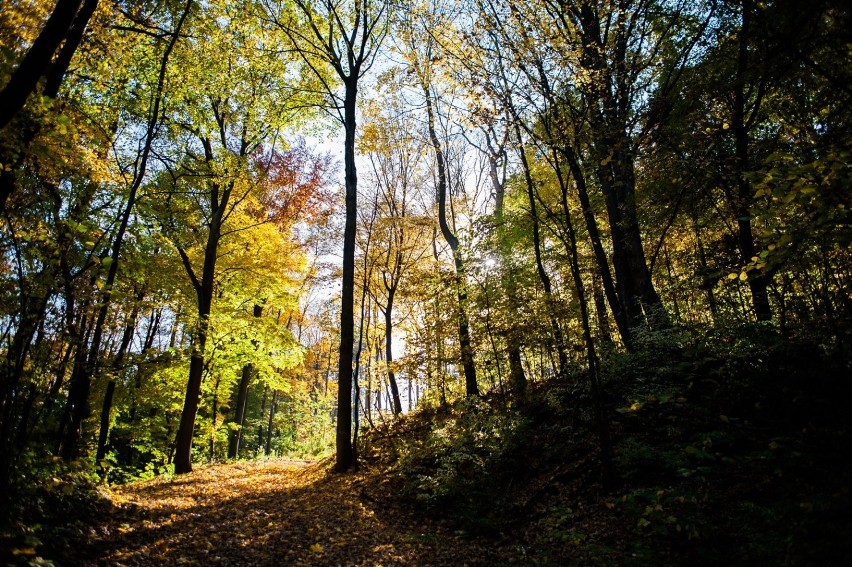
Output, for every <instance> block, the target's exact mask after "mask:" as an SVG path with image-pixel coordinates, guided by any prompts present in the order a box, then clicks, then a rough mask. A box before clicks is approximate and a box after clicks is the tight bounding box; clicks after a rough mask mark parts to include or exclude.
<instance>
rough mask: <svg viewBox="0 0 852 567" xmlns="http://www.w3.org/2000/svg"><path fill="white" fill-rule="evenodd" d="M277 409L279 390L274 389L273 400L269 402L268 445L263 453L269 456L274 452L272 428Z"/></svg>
mask: <svg viewBox="0 0 852 567" xmlns="http://www.w3.org/2000/svg"><path fill="white" fill-rule="evenodd" d="M276 409H278V392H277V391H276V390H272V400H271V401H270V402H269V421H268V422H267V424H266V447H265V448H264V451H263V454H264V455H266V456H267V457H268V456H269V455H271V454H272V428H273V426H274V423H273V419H274V418H275V411H276Z"/></svg>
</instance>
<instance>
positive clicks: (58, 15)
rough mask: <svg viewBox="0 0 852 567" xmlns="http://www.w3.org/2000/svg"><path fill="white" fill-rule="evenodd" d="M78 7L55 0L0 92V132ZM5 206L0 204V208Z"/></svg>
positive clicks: (71, 1) (33, 86)
mask: <svg viewBox="0 0 852 567" xmlns="http://www.w3.org/2000/svg"><path fill="white" fill-rule="evenodd" d="M79 8H80V0H58V1H57V2H56V7H55V8H54V9H53V12H52V13H51V14H50V17H49V18H48V19H47V22H46V23H45V25H44V28H43V29H42V30H41V33H39V35H38V37H37V38H36V40H35V41H34V42H33V44H32V46H31V47H30V49H29V51H27V54H26V55H25V56H24V58H23V60H22V61H21V63H20V64H19V65H18V67H17V68H16V69H15V70H14V71H13V72H12V76H11V77H10V78H9V82H8V83H6V86H5V87H3V90H2V91H0V129H3V128H5V127H6V125H7V124H9V122H10V121H11V120H12V118H13V117H14V116H15V115H16V114H17V113H18V112H19V111H20V110H21V109H22V108H23V107H24V104H26V102H27V98H29V96H30V94H31V93H32V92H33V91H35V89H36V84H37V83H38V80H39V79H40V78H41V77H42V76H43V75H44V74H45V72H46V71H47V69H48V68H49V67H50V62H51V60H52V59H53V54H54V53H56V50H57V49H58V48H59V46H60V44H61V43H62V42H63V40H65V38H66V36H67V35H68V31H69V29H70V28H71V24H72V23H73V22H74V17H75V16H76V15H77V11H78V10H79ZM4 204H5V203H4V202H0V207H2V206H3V205H4Z"/></svg>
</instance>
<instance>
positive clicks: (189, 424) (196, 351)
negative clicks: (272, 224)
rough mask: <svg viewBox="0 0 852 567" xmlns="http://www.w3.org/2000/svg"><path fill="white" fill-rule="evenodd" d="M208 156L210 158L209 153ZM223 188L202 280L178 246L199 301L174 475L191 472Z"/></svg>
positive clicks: (224, 199) (215, 203)
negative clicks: (197, 276)
mask: <svg viewBox="0 0 852 567" xmlns="http://www.w3.org/2000/svg"><path fill="white" fill-rule="evenodd" d="M208 157H211V156H209V155H208ZM232 189H233V188H232V187H229V188H227V189H225V190H224V193H223V195H222V197H221V200H219V199H217V198H215V196H214V195H216V194H217V193H218V190H213V191H212V192H211V205H212V210H213V213H212V217H211V219H210V225H209V227H208V230H209V232H208V234H207V245H206V247H205V250H204V266H203V268H202V274H201V280H200V281H199V280H198V279H197V278H196V277H195V272H194V271H193V268H192V264H191V263H190V260H189V257H188V256H187V255H186V253H185V252H184V251H183V249H181V248H178V252H179V253H180V256H181V259H182V260H183V264H184V267H185V268H186V271H187V273H188V274H189V276H190V280H192V283H193V287H194V288H195V293H196V297H197V301H198V324H197V326H196V329H195V332H194V334H193V337H192V354H191V355H190V360H189V378H188V380H187V384H186V396H185V398H184V402H183V410H182V411H181V416H180V426H179V427H178V432H177V439H176V445H175V474H183V473H188V472H192V436H193V432H194V429H195V416H196V413H197V412H198V402H199V397H200V395H201V381H202V377H203V374H204V349H205V347H206V346H207V332H208V325H209V317H210V311H211V308H212V304H213V286H214V281H215V277H216V260H217V255H218V249H219V240H220V239H221V233H222V232H221V231H222V222H223V216H224V213H225V209H226V207H227V206H228V200H229V197H230V193H231V190H232Z"/></svg>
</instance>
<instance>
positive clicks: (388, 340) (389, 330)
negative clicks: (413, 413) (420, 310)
mask: <svg viewBox="0 0 852 567" xmlns="http://www.w3.org/2000/svg"><path fill="white" fill-rule="evenodd" d="M395 294H396V286H393V287H391V289H390V290H389V291H388V304H387V306H386V307H385V362H386V363H387V367H388V383H389V384H390V389H391V397H392V401H393V414H394V415H399V414H401V413H402V402H401V401H400V397H399V386H398V385H397V383H396V375H395V374H394V371H393V370H392V369H391V364H392V363H393V348H392V343H393V318H392V312H393V300H394V295H395Z"/></svg>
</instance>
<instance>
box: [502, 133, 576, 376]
mask: <svg viewBox="0 0 852 567" xmlns="http://www.w3.org/2000/svg"><path fill="white" fill-rule="evenodd" d="M515 133H516V135H517V137H518V154H519V155H520V156H521V164H522V166H523V168H524V180H525V181H526V188H527V202H528V203H529V206H530V220H531V221H532V237H533V251H534V252H535V267H536V271H537V272H538V278H539V280H540V281H541V287H542V288H543V289H544V301H545V305H546V306H547V314H548V317H549V318H550V329H551V332H552V333H553V339H554V341H555V342H556V353H557V355H558V357H559V370H558V373H559V376H560V377H563V378H564V377H565V375H566V373H567V370H568V355H567V354H566V353H565V339H564V338H563V335H562V329H561V328H560V327H559V322H558V321H557V319H556V315H555V314H554V312H553V310H554V307H555V301H554V299H553V289H552V286H551V283H550V276H548V275H547V270H545V268H544V259H543V258H542V254H541V229H540V227H539V219H538V211H537V207H536V201H535V182H534V181H533V178H532V172H531V170H530V164H529V162H528V161H527V152H526V149H525V148H524V147H523V144H522V142H521V129H520V127H519V126H518V125H517V124H515ZM566 214H567V210H566Z"/></svg>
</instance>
